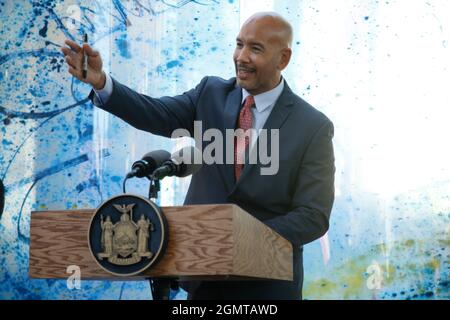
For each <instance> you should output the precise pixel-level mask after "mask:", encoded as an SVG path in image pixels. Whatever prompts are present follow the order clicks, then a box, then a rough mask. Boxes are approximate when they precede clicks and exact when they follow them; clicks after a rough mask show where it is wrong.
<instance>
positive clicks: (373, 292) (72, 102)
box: [0, 0, 450, 299]
mask: <svg viewBox="0 0 450 320" xmlns="http://www.w3.org/2000/svg"><path fill="white" fill-rule="evenodd" d="M260 10H275V11H277V12H279V13H281V14H283V15H284V16H285V17H286V18H287V19H288V20H289V21H291V23H292V24H293V27H294V33H295V37H294V43H293V52H294V54H293V58H292V61H291V64H290V66H289V67H288V69H287V70H286V71H285V73H284V76H285V78H286V79H287V81H288V83H289V85H290V86H291V88H293V89H294V90H295V91H296V92H297V93H298V94H300V95H301V96H303V97H304V98H305V99H306V100H307V101H309V102H310V103H311V104H312V105H314V106H316V107H317V108H318V109H320V110H322V111H324V112H325V113H326V114H327V115H328V116H329V117H330V118H331V119H332V120H333V122H334V124H335V128H336V135H335V140H334V141H335V152H336V165H337V173H336V201H335V206H334V209H333V213H332V218H331V225H330V230H329V232H328V234H327V235H326V236H324V237H323V238H321V239H320V240H318V241H315V242H313V243H311V244H309V245H307V246H306V247H305V284H304V297H305V298H307V299H329V298H331V299H371V298H374V299H448V298H449V292H448V278H449V273H450V272H449V243H450V239H449V231H450V224H449V214H450V166H449V165H448V164H449V163H450V149H449V148H448V145H449V143H448V139H449V137H450V128H449V126H448V125H447V119H448V118H449V116H450V111H449V109H448V105H449V103H450V92H449V90H448V89H447V86H448V83H450V72H449V68H450V58H449V57H450V54H449V53H450V52H449V48H448V45H449V40H450V3H449V2H448V1H428V2H422V1H415V2H412V1H411V2H410V1H408V2H405V1H399V0H397V1H395V0H394V1H383V2H381V1H375V0H368V1H346V2H330V1H324V0H319V1H286V0H281V1H267V0H265V1H258V2H256V1H250V0H246V1H244V0H242V1H220V0H199V1H176V0H173V1H157V0H154V1H152V0H149V1H139V2H138V1H120V0H110V1H5V0H3V1H1V0H0V48H1V50H0V68H1V69H0V83H1V84H0V99H1V100H0V138H1V139H0V140H1V144H0V151H1V152H0V179H1V180H2V181H3V182H4V184H5V186H6V201H5V208H4V212H3V215H2V217H1V220H0V234H1V238H0V253H1V254H0V298H1V299H150V298H151V294H150V290H149V287H148V284H147V283H146V282H100V281H83V282H82V286H81V289H79V290H69V289H68V288H67V286H66V281H61V280H31V279H29V278H28V250H29V221H30V211H32V210H47V209H76V208H94V207H96V206H98V205H99V204H100V203H101V202H102V201H103V200H105V199H106V198H108V197H110V196H112V195H114V194H118V193H120V192H121V182H122V177H123V176H124V175H125V173H126V172H127V171H128V169H129V168H130V166H131V164H132V162H133V161H135V160H136V159H138V158H140V157H141V156H142V155H143V154H144V153H145V152H147V151H149V150H155V149H169V150H175V149H177V148H178V147H179V145H180V144H181V143H182V142H180V141H171V140H169V139H165V138H160V137H156V136H152V135H150V134H148V133H143V132H140V131H138V130H135V129H133V128H131V127H129V126H128V125H126V124H124V123H123V122H122V121H120V120H118V119H117V118H115V117H113V116H111V115H109V114H107V113H105V112H103V111H101V110H99V109H96V108H94V107H93V106H92V105H91V103H90V102H89V101H88V100H87V99H86V96H87V93H88V92H89V88H88V87H87V86H86V85H84V84H82V83H80V82H79V81H76V80H73V79H72V77H70V75H68V73H67V71H66V70H67V67H66V66H65V64H64V58H63V56H62V54H61V53H60V46H61V45H62V44H63V42H64V39H66V38H69V39H72V40H75V41H77V42H80V41H81V40H82V35H83V34H84V33H85V32H86V33H88V34H89V36H90V42H91V44H92V45H93V46H94V47H95V48H96V49H98V50H99V51H100V52H101V54H102V57H103V58H104V62H105V69H106V70H107V71H108V72H110V73H111V74H112V75H113V76H114V77H115V78H117V79H118V80H119V81H121V82H123V83H125V84H127V85H128V86H130V87H132V88H134V89H136V90H138V91H141V92H145V93H147V94H150V95H154V96H161V95H174V94H178V93H181V92H183V91H185V90H188V89H190V88H192V87H194V86H195V85H196V84H197V83H198V82H199V81H200V79H201V78H202V77H203V76H204V75H219V76H222V77H224V78H228V77H231V76H233V73H234V71H233V69H234V67H233V64H232V59H231V56H232V52H233V49H234V43H235V37H236V35H237V33H238V30H239V26H240V24H241V23H242V22H243V21H244V20H245V18H246V17H248V16H249V15H250V14H252V13H253V12H255V11H260ZM188 183H189V180H188V179H181V180H175V179H167V180H164V183H163V186H162V189H163V190H162V191H163V192H162V194H161V198H160V204H162V205H172V204H181V203H182V200H183V197H184V194H185V192H186V189H187V186H188ZM146 188H147V184H146V183H145V182H139V181H133V182H132V183H130V184H129V185H128V189H129V191H130V192H135V193H138V194H144V195H145V194H146ZM177 297H178V298H179V299H183V298H185V295H184V294H183V292H181V293H180V294H179V295H178V296H177Z"/></svg>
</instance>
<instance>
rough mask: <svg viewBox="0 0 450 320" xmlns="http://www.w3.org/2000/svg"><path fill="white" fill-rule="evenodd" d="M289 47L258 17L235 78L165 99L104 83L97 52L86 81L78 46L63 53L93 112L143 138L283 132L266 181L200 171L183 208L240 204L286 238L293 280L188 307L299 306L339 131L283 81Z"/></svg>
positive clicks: (233, 288)
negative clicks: (256, 302)
mask: <svg viewBox="0 0 450 320" xmlns="http://www.w3.org/2000/svg"><path fill="white" fill-rule="evenodd" d="M291 42H292V28H291V26H290V24H289V23H288V22H287V21H285V20H284V19H283V18H282V17H281V16H279V15H278V14H275V13H258V14H255V15H253V16H252V17H250V18H249V19H248V20H247V21H246V22H245V23H244V25H243V26H242V28H241V30H240V33H239V35H238V37H237V40H236V49H235V53H234V56H233V58H234V62H235V66H236V78H232V79H229V80H224V79H221V78H217V77H205V78H203V79H202V81H201V82H200V83H199V84H198V85H197V87H196V88H195V89H192V90H190V91H188V92H185V93H184V94H182V95H178V96H175V97H162V98H159V99H156V98H151V97H148V96H146V95H143V94H139V93H137V92H135V91H133V90H131V89H129V88H127V87H126V86H124V85H122V84H120V83H119V82H117V81H116V80H114V79H112V78H111V77H110V76H109V75H106V74H105V73H104V72H103V71H102V68H101V64H102V63H101V58H100V55H99V53H98V52H96V51H94V50H92V49H91V48H90V47H89V46H88V45H86V44H85V45H84V46H83V49H84V50H85V52H86V53H87V54H88V55H89V70H88V77H87V78H86V79H83V78H82V76H81V57H82V53H81V47H79V46H78V45H77V44H75V43H74V42H71V41H66V44H67V45H68V46H69V47H70V48H63V49H62V51H63V53H64V54H65V55H66V61H67V63H68V64H69V72H70V73H71V74H72V75H74V76H75V77H77V78H78V79H80V80H82V81H84V82H87V83H90V84H91V85H92V86H93V88H94V90H93V91H92V92H91V94H90V97H91V99H92V100H93V102H94V104H95V105H97V106H98V107H100V108H102V109H104V110H106V111H108V112H111V113H112V114H114V115H116V116H118V117H120V118H121V119H123V120H124V121H126V122H128V123H129V124H131V125H132V126H134V127H136V128H138V129H141V130H146V131H149V132H151V133H154V134H157V135H161V136H166V137H170V136H171V134H172V132H173V131H174V130H176V129H179V128H184V129H186V130H188V131H189V133H190V134H191V136H193V135H194V132H193V131H194V121H202V126H203V130H207V129H209V128H216V129H218V130H220V131H221V132H222V133H223V134H224V136H225V130H227V129H236V128H242V129H244V130H247V129H249V128H255V129H268V130H274V129H278V130H279V131H278V132H279V140H278V141H271V140H270V139H269V141H268V144H267V147H268V149H269V150H270V149H271V147H272V149H273V150H274V151H276V149H275V148H273V143H277V142H279V150H278V152H279V155H278V156H279V157H278V158H279V167H278V171H277V172H276V173H275V174H271V175H263V174H261V170H260V169H262V167H263V164H261V163H260V162H258V163H256V164H251V163H248V161H247V162H246V164H245V165H244V166H242V165H239V164H236V163H233V164H227V163H225V164H210V165H203V166H202V168H201V169H200V171H198V172H197V173H196V174H194V175H193V177H192V180H191V184H190V186H189V190H188V193H187V196H186V200H185V204H206V203H235V204H237V205H239V206H240V207H242V208H243V209H244V210H246V211H247V212H249V213H250V214H252V215H253V216H255V217H256V218H258V219H259V220H261V221H262V222H264V223H265V224H266V225H267V226H269V227H270V228H272V229H273V230H275V231H276V232H278V233H279V234H281V235H282V236H283V237H285V238H286V239H288V240H289V241H290V242H291V243H292V244H293V248H294V261H293V263H294V281H250V282H238V283H237V282H199V283H188V284H187V285H188V287H187V288H188V291H189V299H227V298H228V299H301V294H302V293H301V290H302V283H303V263H302V252H303V245H304V244H306V243H308V242H311V241H313V240H315V239H318V238H319V237H321V236H322V235H324V234H325V232H326V231H327V230H328V227H329V217H330V213H331V209H332V205H333V200H334V172H335V167H334V155H333V145H332V138H333V124H332V123H331V121H330V120H329V119H328V118H327V117H326V116H325V115H324V114H322V113H321V112H319V111H317V110H316V109H314V108H313V107H312V106H310V105H309V104H308V103H307V102H305V101H304V100H302V99H301V98H300V97H298V96H297V95H295V94H294V93H293V92H292V91H291V89H290V88H289V87H288V85H287V83H286V81H285V80H284V79H283V78H282V76H281V71H282V70H283V69H284V68H285V67H286V66H287V65H288V63H289V60H290V57H291ZM255 140H256V141H255ZM257 140H258V139H256V138H255V137H251V140H246V141H244V143H245V144H244V145H241V146H240V147H239V146H237V147H236V146H235V147H234V149H232V150H234V152H235V154H234V159H235V160H236V159H237V157H240V156H242V150H247V152H248V150H249V149H250V148H251V147H252V146H253V145H254V144H255V143H256V144H257V143H258V141H257ZM241 142H242V141H241ZM204 144H205V143H204ZM204 146H205V145H203V147H204ZM239 148H240V149H239ZM239 150H240V151H239ZM224 151H225V152H226V150H224ZM240 152H241V153H240ZM247 155H248V154H247ZM247 158H248V157H247Z"/></svg>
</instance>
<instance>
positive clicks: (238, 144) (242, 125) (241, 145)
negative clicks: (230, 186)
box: [234, 96, 255, 181]
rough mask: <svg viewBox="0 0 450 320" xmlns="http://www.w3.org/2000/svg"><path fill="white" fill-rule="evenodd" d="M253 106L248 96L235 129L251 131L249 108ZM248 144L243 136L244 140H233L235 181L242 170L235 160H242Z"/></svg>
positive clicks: (248, 140)
mask: <svg viewBox="0 0 450 320" xmlns="http://www.w3.org/2000/svg"><path fill="white" fill-rule="evenodd" d="M254 105H255V99H254V98H253V96H248V97H247V98H246V99H245V101H244V107H243V108H242V110H241V112H240V113H239V120H238V124H237V129H242V130H244V132H245V131H247V130H248V129H251V128H252V126H253V124H252V122H253V121H252V110H251V108H252V107H253V106H254ZM249 143H250V139H249V137H248V136H245V139H237V138H235V139H234V175H235V177H236V181H238V180H239V178H240V176H241V173H242V169H243V168H244V165H243V164H238V161H237V159H241V161H240V162H241V163H242V162H243V161H242V160H243V159H244V155H245V149H246V148H247V146H248V145H249Z"/></svg>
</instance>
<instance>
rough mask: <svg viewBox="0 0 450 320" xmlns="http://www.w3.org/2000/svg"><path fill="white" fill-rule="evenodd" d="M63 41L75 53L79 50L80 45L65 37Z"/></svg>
mask: <svg viewBox="0 0 450 320" xmlns="http://www.w3.org/2000/svg"><path fill="white" fill-rule="evenodd" d="M64 43H65V44H67V45H68V46H69V47H70V49H72V50H73V51H75V52H76V53H78V52H80V51H81V47H80V46H79V45H78V44H76V43H75V42H73V41H72V40H69V39H67V40H66V41H64Z"/></svg>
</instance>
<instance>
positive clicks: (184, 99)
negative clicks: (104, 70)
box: [89, 77, 207, 137]
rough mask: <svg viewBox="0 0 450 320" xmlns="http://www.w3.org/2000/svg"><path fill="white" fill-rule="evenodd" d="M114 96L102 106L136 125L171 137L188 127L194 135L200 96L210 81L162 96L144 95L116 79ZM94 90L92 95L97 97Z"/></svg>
mask: <svg viewBox="0 0 450 320" xmlns="http://www.w3.org/2000/svg"><path fill="white" fill-rule="evenodd" d="M112 81H113V91H112V94H111V97H110V98H109V99H108V101H107V102H106V103H105V104H104V105H99V106H98V107H99V108H101V109H103V110H105V111H107V112H109V113H112V114H113V115H115V116H117V117H119V118H120V119H122V120H124V121H125V122H127V123H128V124H130V125H132V126H133V127H135V128H137V129H140V130H144V131H148V132H151V133H153V134H156V135H160V136H164V137H170V136H171V134H172V132H173V131H174V130H176V129H186V130H188V131H189V133H190V134H191V136H193V134H194V133H193V131H194V120H195V117H196V107H197V102H198V99H199V97H200V95H201V93H202V90H203V89H204V87H205V84H206V82H207V77H205V78H203V79H202V81H201V82H200V84H198V85H197V87H196V88H195V89H192V90H190V91H187V92H185V93H183V94H181V95H177V96H174V97H162V98H159V99H156V98H152V97H149V96H147V95H145V94H140V93H138V92H136V91H134V90H132V89H130V88H128V87H127V86H124V85H122V84H121V83H119V82H118V81H116V80H115V79H112ZM94 96H95V92H94V91H91V93H90V94H89V98H90V99H91V100H93V99H94Z"/></svg>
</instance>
